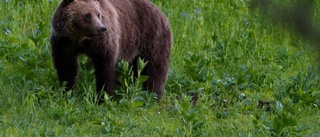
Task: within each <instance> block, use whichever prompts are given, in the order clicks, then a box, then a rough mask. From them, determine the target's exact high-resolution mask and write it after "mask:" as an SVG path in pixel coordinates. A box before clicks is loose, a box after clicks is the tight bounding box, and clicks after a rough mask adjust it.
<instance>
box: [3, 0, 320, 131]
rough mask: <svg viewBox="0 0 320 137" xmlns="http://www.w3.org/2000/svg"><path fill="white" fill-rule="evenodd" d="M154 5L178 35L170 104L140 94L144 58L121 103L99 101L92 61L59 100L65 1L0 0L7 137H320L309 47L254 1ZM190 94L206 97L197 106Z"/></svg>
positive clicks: (162, 1)
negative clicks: (56, 28) (56, 43)
mask: <svg viewBox="0 0 320 137" xmlns="http://www.w3.org/2000/svg"><path fill="white" fill-rule="evenodd" d="M152 1H153V2H154V3H155V5H157V6H158V7H159V8H160V9H161V10H162V11H163V12H164V13H165V14H166V15H167V17H168V19H169V21H170V25H171V28H172V32H173V47H172V55H171V60H170V73H169V75H168V82H167V85H166V91H165V96H164V98H163V99H162V100H161V101H160V102H157V101H156V100H155V99H154V98H155V95H154V94H149V93H148V92H147V91H143V90H142V88H141V83H142V82H143V81H145V80H146V79H147V76H143V75H140V72H141V70H142V69H143V68H144V66H145V64H146V63H148V62H144V61H143V60H140V61H139V63H140V64H139V65H140V68H139V71H138V76H137V77H133V72H132V68H131V66H130V65H129V64H128V63H127V62H125V61H121V62H119V65H118V73H119V75H118V81H119V83H120V84H119V86H118V87H117V90H116V93H117V96H116V97H117V98H118V99H117V100H113V98H112V97H109V96H107V95H104V98H105V100H106V102H105V103H104V104H102V105H97V104H96V102H97V100H96V98H97V96H98V95H96V91H95V82H94V75H93V73H94V71H93V68H92V66H91V64H90V60H89V59H88V58H87V57H85V56H83V57H81V59H80V61H79V63H80V66H81V68H80V70H81V71H80V75H79V77H78V85H77V88H75V89H74V90H73V91H72V92H69V93H67V94H62V91H63V86H61V85H60V84H59V82H58V79H57V75H56V72H55V70H54V68H53V65H52V61H51V57H50V45H49V39H48V38H49V35H50V18H51V16H52V14H53V12H54V9H55V8H56V7H57V5H58V3H59V2H60V0H32V1H31V0H24V1H21V0H1V1H0V11H1V15H0V37H1V38H0V104H1V105H0V136H319V135H320V132H319V131H320V119H319V117H320V110H319V107H320V84H319V76H320V75H319V64H318V58H317V57H318V56H317V52H316V49H314V48H313V46H312V43H311V42H309V41H306V40H304V39H302V37H300V36H297V35H295V34H293V33H292V31H290V30H286V29H285V28H282V27H280V26H277V25H275V24H272V23H270V22H269V21H268V19H266V18H263V17H261V16H260V15H259V12H258V11H255V10H252V9H250V6H249V1H248V0H234V1H232V0H201V1H196V0H193V1H190V0H171V1H170V0H152ZM315 6H316V8H315V9H320V7H319V6H320V5H319V3H316V5H315ZM316 11H318V10H316ZM316 13H319V11H318V12H316ZM314 16H315V18H319V16H318V15H317V14H315V15H314ZM139 65H138V66H139ZM189 92H194V93H197V94H198V95H199V99H198V102H197V103H196V104H193V103H192V102H191V101H190V99H191V97H190V96H189V94H188V93H189Z"/></svg>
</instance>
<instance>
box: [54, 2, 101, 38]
mask: <svg viewBox="0 0 320 137" xmlns="http://www.w3.org/2000/svg"><path fill="white" fill-rule="evenodd" d="M52 26H53V30H54V31H55V32H56V33H58V34H59V33H60V34H61V35H72V36H77V37H90V36H97V35H102V34H103V33H104V32H105V31H106V30H107V28H106V27H105V25H104V24H103V21H102V15H101V7H100V4H99V0H63V1H62V2H61V4H60V6H59V7H58V9H57V10H56V13H55V15H54V17H53V19H52Z"/></svg>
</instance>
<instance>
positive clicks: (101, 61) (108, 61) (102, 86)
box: [92, 57, 116, 101]
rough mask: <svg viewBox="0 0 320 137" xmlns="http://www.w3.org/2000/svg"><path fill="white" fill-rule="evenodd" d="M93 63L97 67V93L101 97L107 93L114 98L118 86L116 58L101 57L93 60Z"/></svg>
mask: <svg viewBox="0 0 320 137" xmlns="http://www.w3.org/2000/svg"><path fill="white" fill-rule="evenodd" d="M92 62H93V65H94V67H95V77H96V85H97V87H96V88H97V93H98V94H100V95H101V93H102V91H105V92H107V93H108V95H110V96H113V95H114V88H115V85H116V60H115V59H114V57H99V58H92ZM100 101H101V100H100Z"/></svg>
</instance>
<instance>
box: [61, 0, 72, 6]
mask: <svg viewBox="0 0 320 137" xmlns="http://www.w3.org/2000/svg"><path fill="white" fill-rule="evenodd" d="M73 1H74V0H63V2H64V3H65V4H67V5H68V4H70V3H71V2H73Z"/></svg>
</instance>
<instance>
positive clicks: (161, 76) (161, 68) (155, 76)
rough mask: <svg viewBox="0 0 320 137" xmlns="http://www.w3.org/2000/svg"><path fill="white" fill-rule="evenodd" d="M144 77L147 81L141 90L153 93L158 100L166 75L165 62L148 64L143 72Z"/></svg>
mask: <svg viewBox="0 0 320 137" xmlns="http://www.w3.org/2000/svg"><path fill="white" fill-rule="evenodd" d="M143 72H144V73H143V74H144V75H147V76H148V77H149V78H148V80H147V81H146V82H145V83H143V88H144V89H146V90H148V91H151V92H155V93H156V94H157V97H158V100H160V99H161V98H162V96H163V92H164V87H165V83H166V80H167V75H168V63H167V62H162V63H160V62H148V64H147V66H146V67H145V68H144V71H143Z"/></svg>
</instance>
